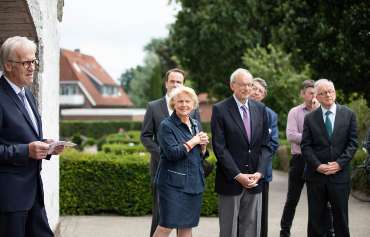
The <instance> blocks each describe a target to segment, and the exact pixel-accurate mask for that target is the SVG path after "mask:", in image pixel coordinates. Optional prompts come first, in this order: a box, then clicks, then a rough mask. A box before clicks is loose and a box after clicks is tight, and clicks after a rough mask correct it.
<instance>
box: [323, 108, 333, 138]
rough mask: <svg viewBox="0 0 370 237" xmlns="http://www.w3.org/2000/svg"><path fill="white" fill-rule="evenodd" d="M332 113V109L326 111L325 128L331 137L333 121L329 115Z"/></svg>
mask: <svg viewBox="0 0 370 237" xmlns="http://www.w3.org/2000/svg"><path fill="white" fill-rule="evenodd" d="M330 114H331V111H329V110H328V111H326V113H325V128H326V131H327V132H328V135H329V137H330V138H331V135H333V125H332V124H331V121H330V119H329V115H330Z"/></svg>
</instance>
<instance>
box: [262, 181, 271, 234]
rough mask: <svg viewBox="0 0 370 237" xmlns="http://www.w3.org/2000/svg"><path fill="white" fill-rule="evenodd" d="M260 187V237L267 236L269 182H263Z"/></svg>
mask: <svg viewBox="0 0 370 237" xmlns="http://www.w3.org/2000/svg"><path fill="white" fill-rule="evenodd" d="M262 184H263V189H262V213H261V214H262V215H261V237H267V236H268V209H269V182H263V183H262Z"/></svg>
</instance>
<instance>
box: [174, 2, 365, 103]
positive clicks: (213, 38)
mask: <svg viewBox="0 0 370 237" xmlns="http://www.w3.org/2000/svg"><path fill="white" fill-rule="evenodd" d="M176 2H178V3H179V4H180V5H181V7H182V8H181V11H180V12H179V13H178V15H177V20H176V22H175V23H174V24H173V26H172V30H171V32H170V39H171V41H170V43H171V44H172V47H173V49H174V52H175V54H176V56H177V57H178V59H179V62H180V63H181V65H182V66H183V67H184V68H185V69H186V70H188V72H189V75H190V76H191V78H192V79H193V81H194V82H196V83H195V85H196V89H198V91H201V92H202V91H205V92H211V93H212V94H213V95H216V97H218V98H222V97H224V96H226V95H228V94H229V90H228V87H227V86H226V85H227V81H228V77H229V75H230V74H231V72H232V71H233V70H234V69H235V68H237V67H240V66H241V65H242V60H241V57H242V55H243V53H244V52H245V50H246V49H252V48H255V47H256V46H257V45H260V46H261V47H267V45H268V44H270V43H272V44H274V45H282V46H283V49H284V51H286V52H288V53H291V54H292V58H291V61H292V63H293V65H294V66H295V67H296V68H298V69H300V70H301V69H303V68H304V67H305V65H306V64H309V65H310V66H311V68H312V73H313V74H312V75H313V79H318V78H323V77H325V78H328V79H331V80H333V81H334V83H335V85H336V87H337V88H339V89H342V91H343V92H344V94H345V95H346V96H347V98H348V95H349V94H350V93H352V92H359V93H360V94H362V95H364V96H365V98H366V99H367V100H368V102H370V83H368V81H369V79H370V18H369V16H370V2H369V1H368V0H357V1H349V0H336V1H332V0H331V1H311V0H277V1H257V0H246V1H237V0H213V1H206V0H198V1H191V0H177V1H176Z"/></svg>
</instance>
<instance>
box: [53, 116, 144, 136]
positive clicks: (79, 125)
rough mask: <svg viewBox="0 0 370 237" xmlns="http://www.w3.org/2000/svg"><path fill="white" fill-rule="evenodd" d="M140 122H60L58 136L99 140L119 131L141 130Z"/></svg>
mask: <svg viewBox="0 0 370 237" xmlns="http://www.w3.org/2000/svg"><path fill="white" fill-rule="evenodd" d="M141 124H142V123H141V122H137V121H75V120H72V121H68V120H63V121H61V122H60V136H61V137H72V136H73V135H74V134H80V135H84V136H87V137H93V138H101V137H103V136H105V135H108V134H111V133H117V132H118V131H119V130H120V129H124V130H125V131H129V130H141Z"/></svg>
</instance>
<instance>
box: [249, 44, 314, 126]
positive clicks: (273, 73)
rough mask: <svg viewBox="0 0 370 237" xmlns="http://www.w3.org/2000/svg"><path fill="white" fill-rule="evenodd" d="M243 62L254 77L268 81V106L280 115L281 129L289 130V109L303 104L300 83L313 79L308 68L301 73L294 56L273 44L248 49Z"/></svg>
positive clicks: (265, 101)
mask: <svg viewBox="0 0 370 237" xmlns="http://www.w3.org/2000/svg"><path fill="white" fill-rule="evenodd" d="M243 61H244V64H245V66H246V67H247V68H249V70H250V72H251V73H252V75H253V76H254V77H261V78H263V79H264V80H265V81H266V83H267V85H268V89H267V91H268V95H267V97H266V98H265V100H264V103H265V104H266V105H267V106H269V107H270V108H271V109H273V110H274V111H275V112H276V113H278V115H279V127H280V128H285V126H286V120H287V114H288V112H289V110H290V109H291V108H292V107H293V106H295V105H297V104H298V103H299V91H300V90H299V88H300V84H301V83H302V82H303V81H304V80H307V79H310V78H311V77H310V69H309V67H308V65H306V66H305V67H304V69H303V70H302V71H297V70H296V69H295V68H294V67H293V64H292V62H291V55H290V54H287V53H285V52H284V51H283V50H282V49H281V48H279V47H274V46H272V45H268V46H267V48H263V47H260V46H257V47H256V48H252V49H247V50H246V52H245V54H244V56H243Z"/></svg>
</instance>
